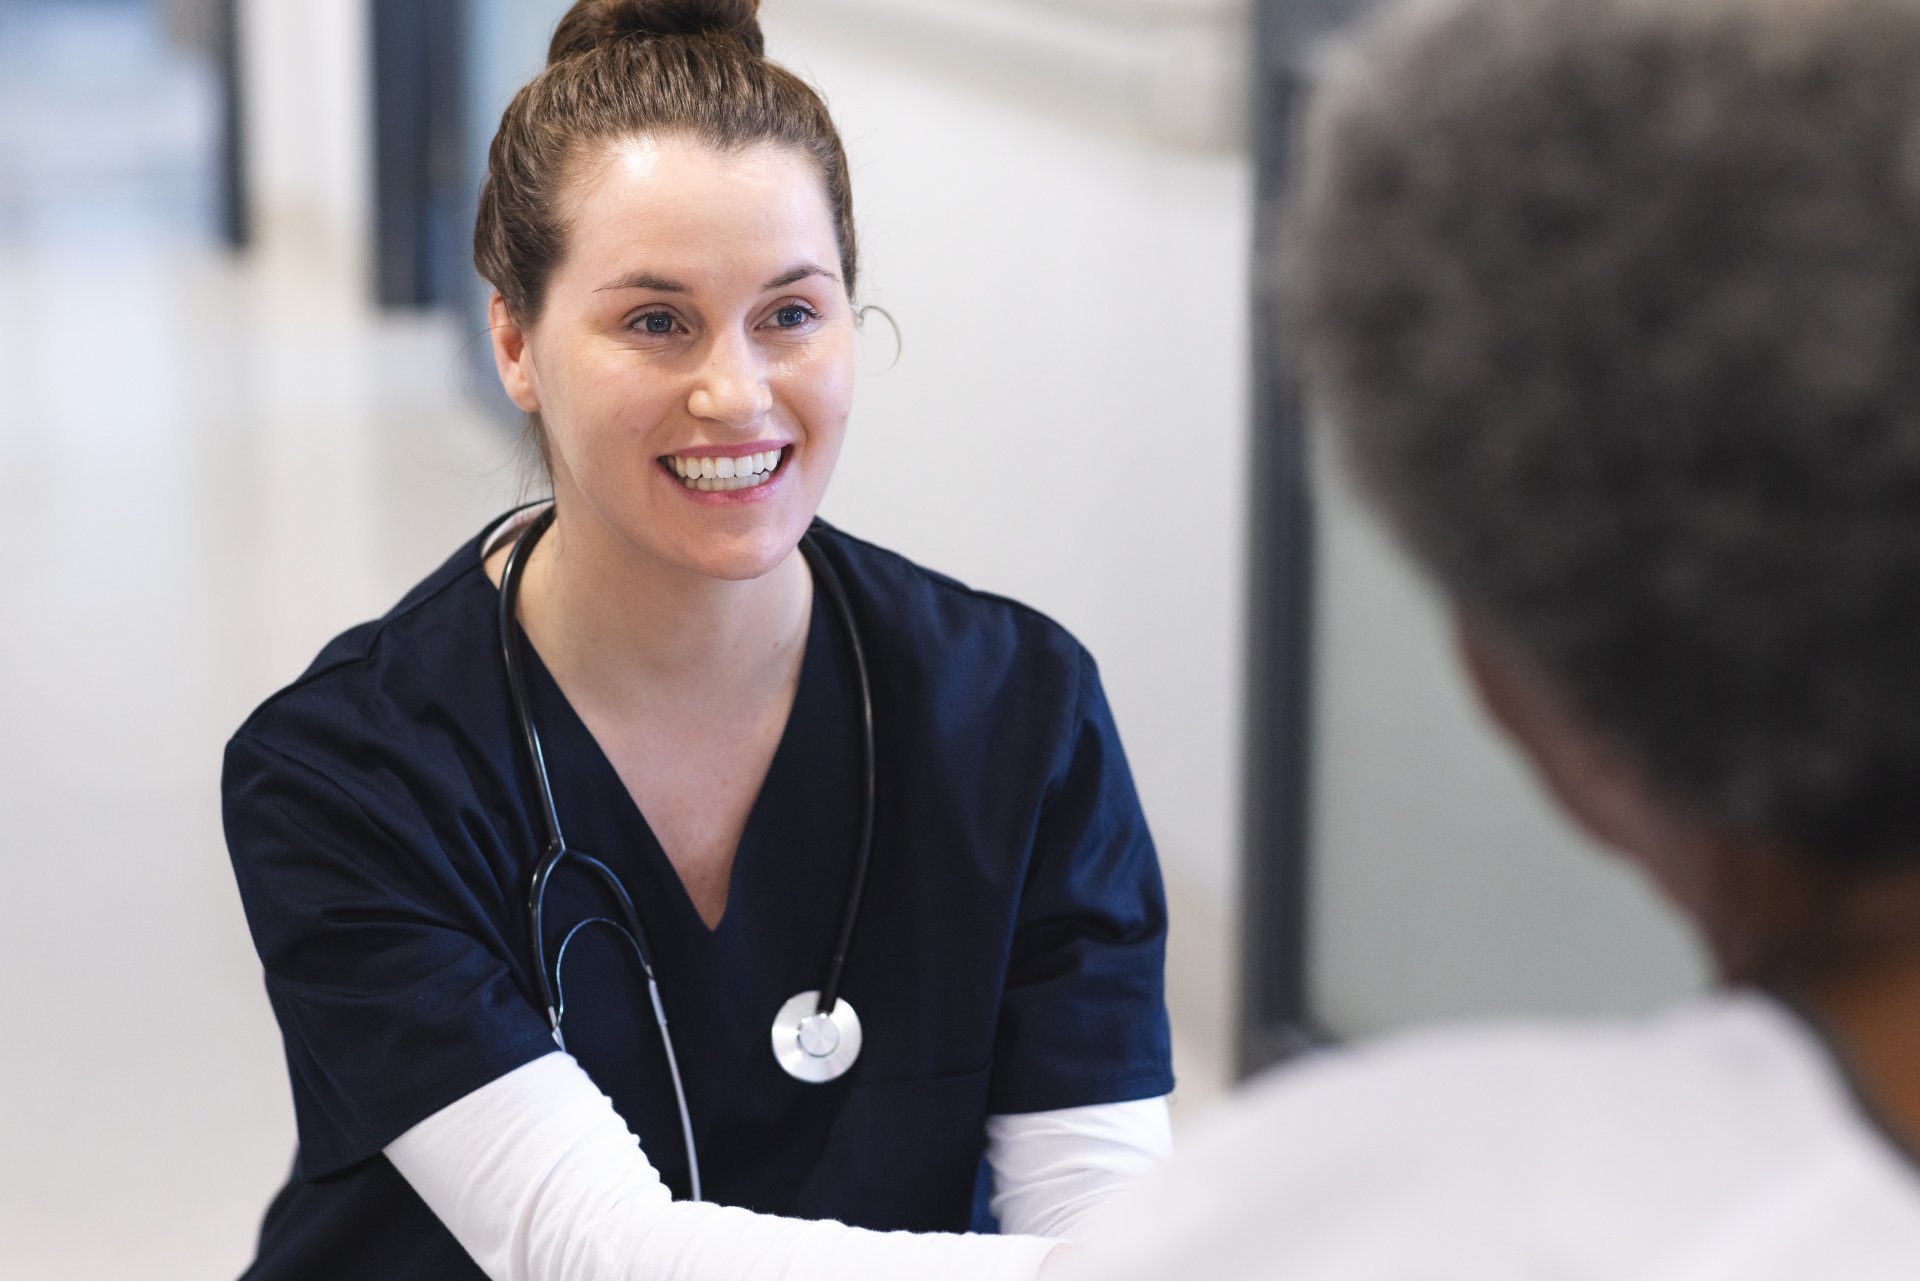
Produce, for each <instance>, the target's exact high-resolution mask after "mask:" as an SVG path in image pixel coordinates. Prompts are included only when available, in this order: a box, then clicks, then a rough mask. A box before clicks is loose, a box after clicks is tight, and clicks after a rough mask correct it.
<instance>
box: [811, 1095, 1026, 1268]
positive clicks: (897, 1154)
mask: <svg viewBox="0 0 1920 1281" xmlns="http://www.w3.org/2000/svg"><path fill="white" fill-rule="evenodd" d="M990 1075H991V1072H990V1070H989V1069H988V1068H981V1069H980V1070H979V1071H977V1072H967V1073H963V1074H961V1075H958V1076H940V1077H930V1078H925V1079H922V1080H909V1081H873V1082H867V1083H863V1084H859V1085H855V1086H853V1087H852V1088H851V1089H850V1090H848V1092H847V1098H846V1102H845V1103H844V1104H843V1105H842V1106H841V1108H840V1112H839V1115H838V1116H837V1117H835V1119H834V1122H833V1125H832V1127H831V1128H830V1129H829V1130H828V1131H827V1141H826V1144H825V1146H824V1147H823V1148H822V1149H821V1151H820V1156H819V1160H818V1161H817V1163H816V1164H815V1166H814V1169H813V1173H812V1175H811V1176H809V1178H808V1179H807V1181H806V1182H805V1183H804V1184H803V1185H802V1187H801V1189H800V1192H799V1194H798V1196H796V1197H795V1199H794V1204H793V1208H792V1210H791V1211H790V1213H792V1214H795V1215H797V1216H799V1217H801V1218H833V1219H844V1218H845V1217H846V1216H847V1215H848V1213H849V1212H850V1210H851V1207H854V1206H857V1207H859V1210H858V1213H859V1214H860V1216H861V1218H862V1219H863V1220H864V1221H865V1222H868V1223H870V1224H873V1225H875V1226H878V1225H880V1224H885V1225H886V1227H888V1228H889V1229H893V1230H904V1231H911V1232H965V1231H967V1230H968V1229H969V1227H970V1226H971V1224H970V1221H969V1220H970V1206H971V1204H972V1199H973V1189H974V1181H975V1178H976V1177H977V1175H978V1172H979V1168H980V1153H981V1150H982V1148H983V1147H984V1146H985V1143H986V1123H987V1086H988V1080H989V1077H990ZM933 1207H944V1210H942V1211H936V1210H934V1209H933Z"/></svg>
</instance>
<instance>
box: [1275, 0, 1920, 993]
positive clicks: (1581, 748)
mask: <svg viewBox="0 0 1920 1281" xmlns="http://www.w3.org/2000/svg"><path fill="white" fill-rule="evenodd" d="M1284 271H1285V275H1286V286H1287V289H1288V292H1289V297H1290V303H1289V307H1290V314H1291V332H1292V338H1293V340H1294V343H1295V351H1296V354H1297V360H1298V363H1299V367H1300V369H1301V373H1302V377H1303V380H1304V383H1305V386H1306V388H1307V391H1308V395H1309V399H1310V402H1311V404H1312V405H1313V407H1314V410H1315V414H1316V418H1317V419H1318V420H1319V421H1321V422H1324V423H1325V424H1327V426H1328V428H1329V430H1330V431H1331V432H1332V434H1333V435H1334V436H1335V437H1336V439H1337V440H1338V442H1339V444H1340V447H1341V451H1342V453H1343V455H1344V456H1345V458H1346V460H1347V463H1348V465H1349V468H1350V471H1351V473H1352V474H1353V475H1354V476H1355V478H1356V479H1357V481H1358V483H1359V485H1360V488H1361V489H1362V491H1363V492H1364V493H1365V494H1366V495H1367V496H1368V497H1369V498H1370V500H1371V501H1372V502H1373V503H1374V504H1375V505H1376V506H1377V507H1378V509H1379V510H1380V511H1381V512H1382V513H1383V514H1384V515H1385V517H1386V519H1387V521H1388V522H1389V524H1390V525H1391V526H1392V527H1393V529H1394V530H1395V532H1396V533H1397V535H1398V536H1399V538H1400V540H1401V541H1402V543H1403V544H1404V545H1405V547H1406V548H1407V549H1408V550H1409V551H1410V552H1411V554H1412V555H1413V556H1414V557H1415V559H1417V560H1418V561H1419V562H1420V563H1421V564H1422V565H1423V566H1424V567H1425V569H1426V570H1428V571H1429V572H1430V573H1431V575H1432V576H1433V577H1434V578H1435V579H1436V580H1437V582H1438V583H1439V585H1440V586H1441V588H1442V589H1443V591H1444V592H1445V594H1446V595H1447V596H1448V597H1449V598H1450V600H1451V602H1452V604H1453V607H1454V610H1455V613H1456V617H1457V618H1458V619H1459V620H1460V633H1461V636H1462V641H1463V649H1464V650H1465V652H1466V657H1467V659H1468V663H1469V666H1470V667H1471V668H1472V670H1473V673H1474V675H1475V676H1476V678H1477V683H1478V685H1479V686H1480V689H1481V692H1482V694H1483V695H1484V696H1485V698H1486V701H1487V702H1488V704H1489V705H1490V707H1491V708H1492V710H1493V711H1494V712H1495V714H1496V716H1497V717H1498V719H1499V720H1500V721H1501V722H1502V723H1503V725H1505V727H1506V728H1508V729H1509V730H1510V731H1511V732H1513V734H1514V735H1515V737H1516V738H1517V739H1519V741H1520V742H1521V745H1522V746H1523V747H1524V748H1526V749H1527V750H1528V752H1529V753H1530V754H1531V756H1532V757H1533V759H1534V761H1535V763H1536V764H1537V765H1538V766H1539V767H1540V769H1541V772H1542V774H1543V775H1544V777H1545V779H1546V780H1547V782H1548V783H1549V785H1550V787H1551V788H1552V789H1553V790H1554V791H1555V792H1556V794H1557V795H1558V796H1559V797H1560V799H1561V800H1562V801H1563V802H1564V803H1565V804H1566V806H1567V807H1568V808H1569V809H1570V810H1571V811H1572V812H1573V813H1574V814H1575V816H1576V817H1578V818H1579V819H1581V820H1583V821H1584V822H1585V824H1586V825H1587V826H1588V827H1589V828H1590V829H1592V830H1594V831H1595V832H1597V833H1598V834H1599V835H1600V836H1601V837H1602V838H1603V839H1605V840H1607V841H1609V842H1610V843H1612V844H1614V845H1616V846H1618V847H1620V848H1623V849H1625V850H1626V851H1628V852H1629V853H1630V854H1632V855H1633V856H1634V857H1636V858H1637V859H1638V860H1639V861H1640V862H1641V863H1642V864H1644V865H1646V866H1647V867H1649V868H1650V869H1651V870H1652V871H1654V872H1655V873H1656V874H1657V875H1658V876H1659V877H1660V879H1661V880H1662V881H1663V882H1664V883H1665V884H1666V885H1667V887H1668V888H1669V889H1670V890H1672V891H1673V892H1674V893H1675V894H1676V896H1677V897H1678V898H1680V899H1681V900H1682V902H1683V904H1684V905H1685V906H1687V907H1688V908H1689V909H1690V910H1691V911H1692V912H1693V914H1694V915H1696V917H1698V918H1699V919H1700V920H1701V921H1702V923H1703V924H1704V925H1706V927H1707V930H1708V934H1709V937H1710V939H1711V940H1712V941H1713V942H1714V943H1715V945H1716V947H1717V948H1718V950H1719V952H1720V955H1721V960H1722V963H1723V965H1725V966H1726V967H1727V968H1728V969H1730V970H1732V971H1734V972H1736V973H1740V972H1746V971H1751V970H1753V969H1755V968H1763V967H1765V966H1766V965H1768V964H1769V963H1772V962H1775V961H1779V960H1780V959H1781V957H1782V955H1784V954H1785V953H1786V952H1788V951H1790V950H1792V949H1793V948H1794V947H1796V946H1797V945H1798V944H1799V943H1802V942H1806V940H1795V939H1794V938H1793V937H1791V936H1792V935H1793V934H1794V932H1795V931H1801V930H1809V929H1815V928H1817V922H1815V920H1814V917H1815V916H1816V914H1817V913H1818V912H1821V911H1825V910H1826V906H1831V905H1832V904H1835V903H1840V902H1843V901H1846V902H1851V901H1855V900H1859V899H1862V898H1871V897H1872V893H1873V887H1874V886H1876V885H1881V886H1884V885H1889V884H1894V883H1905V882H1907V881H1910V880H1911V879H1913V877H1914V874H1915V873H1916V871H1920V712H1916V708H1915V705H1914V700H1915V698H1916V694H1917V693H1920V3H1916V2H1915V0H1432V2H1427V3H1417V4H1413V5H1408V6H1404V7H1402V8H1400V9H1398V10H1396V11H1393V12H1391V13H1390V14H1388V15H1387V16H1385V17H1384V18H1382V19H1381V20H1379V21H1377V22H1376V23H1374V24H1373V25H1372V26H1370V27H1369V28H1368V29H1367V30H1366V31H1365V32H1364V33H1363V34H1362V35H1361V36H1359V37H1358V38H1357V39H1356V40H1354V41H1353V42H1351V43H1349V44H1348V45H1346V46H1345V47H1344V48H1342V49H1340V50H1337V51H1335V52H1334V53H1333V55H1332V57H1331V59H1330V61H1329V63H1328V64H1327V70H1326V73H1325V76H1324V78H1323V81H1322V84H1321V86H1320V88H1319V90H1318V93H1317V95H1316V98H1315V100H1314V103H1313V106H1312V109H1311V111H1310V116H1309V120H1308V124H1307V129H1306V135H1305V143H1304V161H1303V168H1302V174H1301V177H1300V186H1299V189H1298V191H1297V193H1296V195H1295V198H1294V199H1293V201H1292V208H1291V211H1290V217H1289V220H1288V231H1287V248H1286V252H1285V256H1284ZM1822 904H1824V905H1826V906H1822ZM1832 924H1833V928H1834V929H1836V930H1840V931H1844V930H1845V929H1847V928H1850V926H1848V925H1847V923H1846V921H1845V920H1843V919H1840V918H1839V917H1835V918H1834V919H1833V921H1832ZM1908 924H1909V928H1911V922H1909V923H1908ZM1742 934H1744V935H1746V936H1747V937H1746V938H1745V940H1744V941H1742V940H1741V939H1739V938H1737V937H1736V936H1738V935H1742ZM1767 935H1772V937H1763V936H1767ZM1827 942H1828V943H1834V942H1835V940H1827ZM1808 945H1809V946H1812V945H1811V944H1808ZM1823 945H1824V944H1823Z"/></svg>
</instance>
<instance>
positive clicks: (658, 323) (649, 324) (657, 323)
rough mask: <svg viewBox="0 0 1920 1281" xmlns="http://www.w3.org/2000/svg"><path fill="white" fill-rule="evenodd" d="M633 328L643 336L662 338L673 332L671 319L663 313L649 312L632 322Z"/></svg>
mask: <svg viewBox="0 0 1920 1281" xmlns="http://www.w3.org/2000/svg"><path fill="white" fill-rule="evenodd" d="M634 328H636V329H638V330H639V331H640V332H641V333H643V334H654V335H659V336H664V335H667V334H670V333H672V332H673V317H672V316H669V315H668V314H667V313H666V312H664V311H650V312H648V313H647V314H646V315H644V316H642V317H640V319H638V320H636V321H635V322H634Z"/></svg>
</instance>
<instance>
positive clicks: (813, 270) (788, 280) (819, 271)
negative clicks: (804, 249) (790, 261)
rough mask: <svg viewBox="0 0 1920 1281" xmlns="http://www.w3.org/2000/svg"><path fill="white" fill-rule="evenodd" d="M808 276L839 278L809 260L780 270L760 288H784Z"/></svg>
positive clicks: (829, 278)
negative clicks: (791, 267) (788, 269)
mask: <svg viewBox="0 0 1920 1281" xmlns="http://www.w3.org/2000/svg"><path fill="white" fill-rule="evenodd" d="M808 276H825V277H826V278H827V279H828V280H838V279H840V277H838V276H836V275H834V274H833V273H832V272H831V271H828V270H827V269H826V268H825V267H819V266H815V265H814V264H813V263H810V262H803V263H801V264H800V265H799V266H797V267H795V268H793V269H792V270H791V271H783V272H781V273H780V274H779V275H777V276H775V277H774V278H773V279H772V280H769V281H768V282H767V283H766V284H764V285H762V286H761V288H762V289H785V288H786V287H787V286H788V285H794V284H798V283H800V282H801V281H802V280H805V279H806V278H807V277H808Z"/></svg>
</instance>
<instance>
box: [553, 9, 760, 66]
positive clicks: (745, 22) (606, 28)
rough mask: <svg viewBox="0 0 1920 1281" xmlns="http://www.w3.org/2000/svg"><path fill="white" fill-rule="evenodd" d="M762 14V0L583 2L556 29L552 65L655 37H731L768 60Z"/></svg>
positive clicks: (568, 13)
mask: <svg viewBox="0 0 1920 1281" xmlns="http://www.w3.org/2000/svg"><path fill="white" fill-rule="evenodd" d="M759 11H760V0H578V3H576V4H575V5H574V6H573V8H571V9H569V10H567V15H566V17H564V18H562V19H560V25H559V26H557V27H555V28H554V30H553V43H552V44H551V45H549V46H548V47H547V61H548V62H549V63H555V62H558V61H560V60H561V59H562V58H566V57H571V56H572V55H574V54H576V53H587V52H590V51H592V50H594V49H598V48H600V47H601V46H603V45H610V44H614V43H616V42H618V41H621V40H631V39H646V38H648V37H655V36H731V37H732V38H734V39H736V40H738V41H740V42H741V43H743V44H745V45H746V46H747V48H748V49H749V50H751V51H752V52H753V53H754V54H756V55H763V54H765V53H766V40H765V39H764V38H763V37H762V36H761V34H760V16H759Z"/></svg>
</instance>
